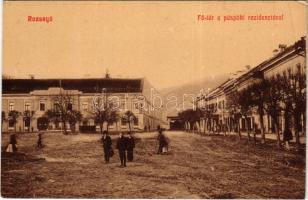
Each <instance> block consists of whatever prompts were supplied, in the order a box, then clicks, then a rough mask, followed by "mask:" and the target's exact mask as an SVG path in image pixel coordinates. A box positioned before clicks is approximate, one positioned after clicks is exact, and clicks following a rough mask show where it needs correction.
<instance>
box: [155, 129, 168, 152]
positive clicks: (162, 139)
mask: <svg viewBox="0 0 308 200" xmlns="http://www.w3.org/2000/svg"><path fill="white" fill-rule="evenodd" d="M157 140H158V151H157V154H162V153H163V148H164V147H166V146H167V141H166V137H165V136H164V134H163V131H162V129H159V130H158V136H157Z"/></svg>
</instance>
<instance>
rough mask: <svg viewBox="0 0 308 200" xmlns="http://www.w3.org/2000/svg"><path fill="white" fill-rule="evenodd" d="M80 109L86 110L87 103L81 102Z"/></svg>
mask: <svg viewBox="0 0 308 200" xmlns="http://www.w3.org/2000/svg"><path fill="white" fill-rule="evenodd" d="M82 110H83V111H88V103H82Z"/></svg>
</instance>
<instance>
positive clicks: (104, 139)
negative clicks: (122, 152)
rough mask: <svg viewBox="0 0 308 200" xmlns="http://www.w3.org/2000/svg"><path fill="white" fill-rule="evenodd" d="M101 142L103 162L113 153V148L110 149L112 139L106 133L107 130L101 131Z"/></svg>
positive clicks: (107, 160)
mask: <svg viewBox="0 0 308 200" xmlns="http://www.w3.org/2000/svg"><path fill="white" fill-rule="evenodd" d="M101 140H102V143H103V147H104V157H105V163H109V159H110V157H111V156H112V154H113V150H112V147H111V145H112V141H111V138H110V136H109V135H108V132H107V131H104V132H103V136H102V139H101Z"/></svg>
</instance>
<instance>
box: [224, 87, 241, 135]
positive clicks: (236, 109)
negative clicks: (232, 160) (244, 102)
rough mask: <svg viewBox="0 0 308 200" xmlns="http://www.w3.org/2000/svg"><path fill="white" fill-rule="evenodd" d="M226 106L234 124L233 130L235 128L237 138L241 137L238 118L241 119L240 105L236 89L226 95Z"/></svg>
mask: <svg viewBox="0 0 308 200" xmlns="http://www.w3.org/2000/svg"><path fill="white" fill-rule="evenodd" d="M226 107H227V111H228V112H229V115H230V116H231V117H232V119H233V120H232V121H233V122H234V124H235V128H234V127H232V128H233V130H235V129H236V130H237V132H238V136H239V139H241V138H242V135H241V130H240V119H241V116H242V114H241V112H240V111H241V110H240V109H241V106H240V104H239V93H238V91H236V90H235V91H233V92H231V93H230V94H228V95H227V97H226Z"/></svg>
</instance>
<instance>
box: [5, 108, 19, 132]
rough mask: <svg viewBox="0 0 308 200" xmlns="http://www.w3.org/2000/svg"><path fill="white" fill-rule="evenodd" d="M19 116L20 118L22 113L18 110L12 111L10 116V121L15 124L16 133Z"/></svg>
mask: <svg viewBox="0 0 308 200" xmlns="http://www.w3.org/2000/svg"><path fill="white" fill-rule="evenodd" d="M19 116H20V112H18V111H16V110H11V111H10V112H9V115H8V119H9V121H10V122H11V123H13V126H14V130H15V132H16V123H17V119H18V117H19Z"/></svg>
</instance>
